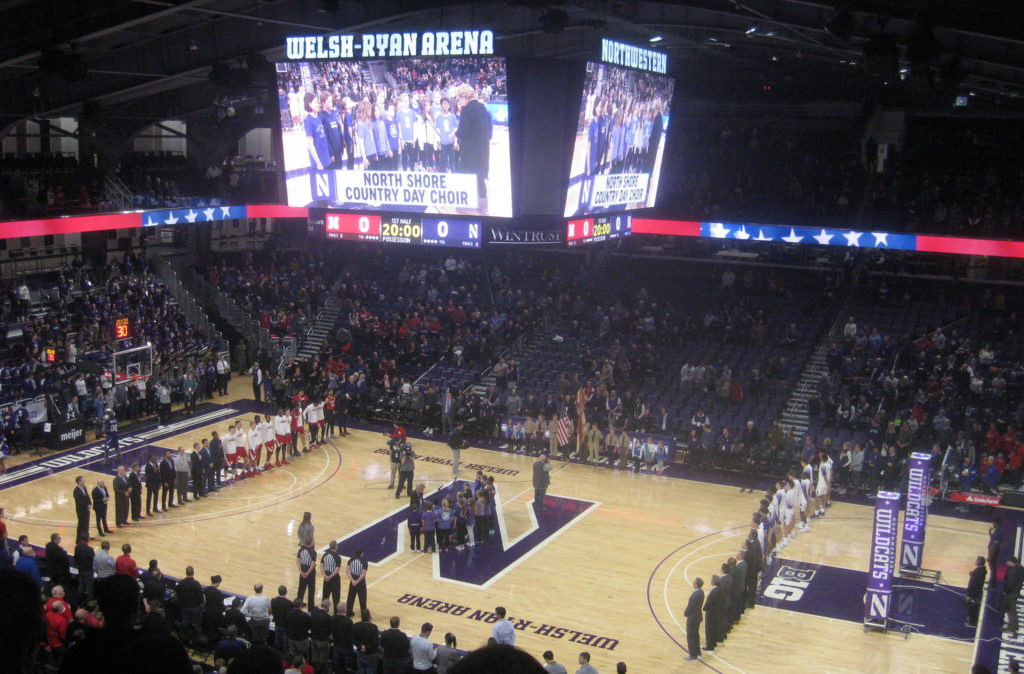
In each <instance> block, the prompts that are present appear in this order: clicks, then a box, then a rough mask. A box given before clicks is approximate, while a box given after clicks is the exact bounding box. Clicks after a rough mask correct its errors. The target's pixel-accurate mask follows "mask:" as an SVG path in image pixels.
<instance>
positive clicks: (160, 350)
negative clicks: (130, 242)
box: [0, 253, 219, 449]
mask: <svg viewBox="0 0 1024 674" xmlns="http://www.w3.org/2000/svg"><path fill="white" fill-rule="evenodd" d="M5 296H6V299H7V302H6V305H5V308H4V311H3V315H2V319H0V333H2V337H0V339H2V340H3V342H2V344H3V347H2V349H3V350H2V354H3V355H2V366H0V402H2V403H4V404H6V405H7V407H6V408H5V410H4V416H3V418H2V421H3V423H4V430H5V432H6V434H7V438H8V442H9V443H10V445H11V446H12V447H16V448H18V449H26V447H24V446H23V445H26V444H27V443H26V440H27V438H26V437H25V435H23V434H22V433H21V429H22V426H23V425H24V424H25V422H24V416H25V413H23V412H22V411H21V410H23V409H24V407H22V406H21V405H18V406H14V405H12V403H15V402H16V401H24V400H26V399H32V398H35V397H37V396H41V395H44V394H49V395H48V396H47V399H46V406H47V408H48V410H47V411H48V416H49V418H50V420H51V421H52V420H54V419H56V418H60V419H62V420H71V419H74V418H76V417H84V418H86V419H87V420H90V421H93V422H94V423H95V427H96V429H97V431H96V432H97V436H99V435H101V434H102V430H101V427H102V425H101V423H100V421H101V419H102V417H103V414H104V413H105V411H106V410H107V409H108V408H110V409H113V410H115V412H116V413H117V415H118V417H119V418H121V419H135V418H138V417H139V416H140V415H145V414H148V413H155V412H156V410H157V402H156V399H155V396H156V391H155V388H154V387H155V383H156V381H157V380H164V381H166V382H168V383H173V382H175V381H177V382H178V387H177V388H175V389H174V390H175V392H176V395H177V394H178V393H180V385H181V381H182V380H183V378H184V376H185V372H186V370H187V369H189V368H196V367H198V368H199V369H204V366H205V367H206V368H207V369H208V368H212V366H213V358H214V356H215V352H216V350H217V349H218V348H219V346H218V343H217V338H216V337H211V336H209V335H206V334H204V333H203V332H202V331H201V330H200V329H198V328H197V327H196V326H195V325H193V324H192V323H191V321H189V320H188V319H187V317H186V316H185V315H184V314H183V313H182V310H181V307H180V306H178V305H177V303H176V302H175V301H174V299H173V298H172V296H171V294H170V292H169V290H168V289H167V288H166V287H165V286H164V284H163V282H162V281H160V280H159V279H158V278H157V277H156V276H155V275H154V274H153V272H152V269H151V266H150V263H149V261H148V260H147V259H146V258H145V257H143V256H140V255H136V254H134V253H127V254H125V256H124V257H123V258H122V259H121V260H120V261H117V262H114V263H112V264H110V265H109V266H107V267H102V266H90V265H86V264H83V263H82V262H81V261H79V260H76V261H74V262H73V263H72V264H70V265H69V266H68V267H66V268H65V269H63V270H61V271H59V272H57V273H56V274H54V275H52V277H40V278H38V279H18V280H17V281H15V282H14V283H13V284H11V285H10V286H9V287H8V288H5ZM119 318H127V319H128V320H129V324H130V326H131V328H130V332H131V336H130V337H128V338H126V339H120V340H119V339H117V337H116V335H115V321H116V320H117V319H119ZM146 344H151V345H152V346H153V352H152V361H151V363H152V369H153V374H154V375H155V378H153V379H150V380H148V381H143V380H137V381H127V380H124V379H118V378H115V377H114V376H112V370H111V368H112V365H113V362H112V354H113V352H114V351H115V350H123V349H127V348H131V347H136V346H142V345H146ZM140 359H141V357H140ZM83 363H94V364H96V365H98V366H99V367H98V368H97V367H88V366H83ZM145 373H146V372H144V371H143V372H140V374H145ZM115 379H117V380H116V381H115Z"/></svg>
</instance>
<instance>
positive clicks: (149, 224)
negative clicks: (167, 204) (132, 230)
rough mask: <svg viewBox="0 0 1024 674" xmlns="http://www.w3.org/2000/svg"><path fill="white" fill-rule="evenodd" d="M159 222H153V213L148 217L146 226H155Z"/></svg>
mask: <svg viewBox="0 0 1024 674" xmlns="http://www.w3.org/2000/svg"><path fill="white" fill-rule="evenodd" d="M158 224H159V223H156V222H153V216H152V215H150V216H147V217H146V227H155V226H156V225H158Z"/></svg>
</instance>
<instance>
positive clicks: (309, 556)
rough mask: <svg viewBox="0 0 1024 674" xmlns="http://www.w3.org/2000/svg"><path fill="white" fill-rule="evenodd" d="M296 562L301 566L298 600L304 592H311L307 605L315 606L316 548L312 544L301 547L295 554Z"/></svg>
mask: <svg viewBox="0 0 1024 674" xmlns="http://www.w3.org/2000/svg"><path fill="white" fill-rule="evenodd" d="M295 564H296V565H297V566H298V567H299V592H298V594H297V595H296V601H299V600H301V599H302V593H303V592H307V593H308V594H309V601H308V602H306V605H307V606H315V605H316V604H315V603H314V601H313V599H314V597H315V595H316V550H314V549H313V546H312V545H302V546H300V547H299V554H297V555H296V556H295Z"/></svg>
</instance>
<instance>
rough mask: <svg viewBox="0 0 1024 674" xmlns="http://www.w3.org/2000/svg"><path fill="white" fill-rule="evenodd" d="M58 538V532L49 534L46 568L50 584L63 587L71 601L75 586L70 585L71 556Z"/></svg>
mask: <svg viewBox="0 0 1024 674" xmlns="http://www.w3.org/2000/svg"><path fill="white" fill-rule="evenodd" d="M88 535H89V534H88V532H86V536H88ZM60 540H61V539H60V534H50V542H49V543H47V544H46V568H47V569H48V570H49V572H50V584H51V585H60V586H61V587H63V588H64V591H65V592H67V594H68V600H69V601H71V600H72V598H73V595H74V593H75V588H74V587H72V586H71V557H69V556H68V553H67V551H66V550H64V548H62V547H61V546H60ZM72 603H74V602H73V601H72Z"/></svg>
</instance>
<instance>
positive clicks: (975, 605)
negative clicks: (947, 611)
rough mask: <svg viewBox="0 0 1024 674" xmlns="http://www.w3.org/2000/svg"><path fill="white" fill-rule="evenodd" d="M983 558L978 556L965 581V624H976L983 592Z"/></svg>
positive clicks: (974, 625)
mask: <svg viewBox="0 0 1024 674" xmlns="http://www.w3.org/2000/svg"><path fill="white" fill-rule="evenodd" d="M986 574H987V571H986V570H985V558H984V557H981V556H980V555H979V556H978V558H977V559H975V560H974V568H973V569H971V579H970V580H969V581H967V594H966V595H964V604H966V606H967V626H968V627H977V626H978V613H979V612H980V611H981V595H982V594H984V592H985V575H986Z"/></svg>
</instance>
